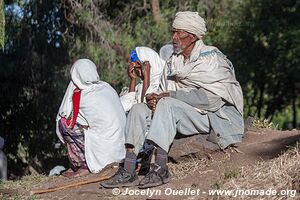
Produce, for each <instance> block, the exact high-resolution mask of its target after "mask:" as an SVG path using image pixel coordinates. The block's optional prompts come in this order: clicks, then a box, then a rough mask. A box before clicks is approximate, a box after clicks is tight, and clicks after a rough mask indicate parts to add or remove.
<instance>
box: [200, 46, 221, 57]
mask: <svg viewBox="0 0 300 200" xmlns="http://www.w3.org/2000/svg"><path fill="white" fill-rule="evenodd" d="M215 55H219V56H223V55H224V54H223V53H222V52H221V51H220V50H219V49H218V48H217V47H215V46H210V45H205V46H204V47H203V48H202V49H201V51H200V54H199V57H207V56H215Z"/></svg>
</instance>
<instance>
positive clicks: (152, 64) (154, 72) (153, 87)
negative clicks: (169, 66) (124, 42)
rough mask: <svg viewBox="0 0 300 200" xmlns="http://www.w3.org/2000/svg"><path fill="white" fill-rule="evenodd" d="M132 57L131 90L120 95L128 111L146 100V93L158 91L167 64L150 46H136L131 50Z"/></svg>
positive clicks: (129, 68) (129, 74)
mask: <svg viewBox="0 0 300 200" xmlns="http://www.w3.org/2000/svg"><path fill="white" fill-rule="evenodd" d="M130 57H131V62H130V64H129V66H128V76H129V77H130V84H129V92H128V93H127V94H125V95H123V96H121V97H120V100H121V103H122V105H123V108H124V110H125V111H126V112H127V111H129V110H130V109H131V107H132V106H133V105H134V104H136V103H142V102H146V101H145V95H146V94H150V93H156V92H158V89H159V82H160V76H161V74H162V71H163V68H164V64H165V61H164V60H163V59H161V58H160V57H159V55H158V54H157V53H156V52H155V51H154V50H153V49H151V48H149V47H136V48H135V49H134V50H133V51H132V52H131V55H130ZM137 76H138V77H139V78H140V80H141V81H140V83H139V84H137Z"/></svg>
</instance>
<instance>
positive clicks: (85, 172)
mask: <svg viewBox="0 0 300 200" xmlns="http://www.w3.org/2000/svg"><path fill="white" fill-rule="evenodd" d="M89 173H90V171H89V170H88V169H87V168H79V169H78V170H77V171H76V172H74V171H73V170H72V171H69V172H66V173H65V174H63V176H65V177H68V178H71V177H80V176H86V175H88V174H89Z"/></svg>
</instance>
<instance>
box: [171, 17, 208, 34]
mask: <svg viewBox="0 0 300 200" xmlns="http://www.w3.org/2000/svg"><path fill="white" fill-rule="evenodd" d="M172 27H173V28H175V29H181V30H185V31H186V32H189V33H192V34H195V35H196V36H197V37H198V38H199V39H201V38H202V36H203V35H205V32H206V27H205V21H204V19H203V18H202V17H200V16H199V14H198V12H191V11H185V12H177V13H176V15H175V19H174V21H173V25H172Z"/></svg>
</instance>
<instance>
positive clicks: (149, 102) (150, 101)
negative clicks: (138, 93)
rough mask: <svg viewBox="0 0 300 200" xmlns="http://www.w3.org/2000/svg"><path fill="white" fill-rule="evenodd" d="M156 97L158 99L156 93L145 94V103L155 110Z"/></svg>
mask: <svg viewBox="0 0 300 200" xmlns="http://www.w3.org/2000/svg"><path fill="white" fill-rule="evenodd" d="M157 99H158V94H155V93H150V94H147V95H146V101H147V105H148V107H149V108H150V109H151V110H152V111H154V110H155V107H156V103H157Z"/></svg>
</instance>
